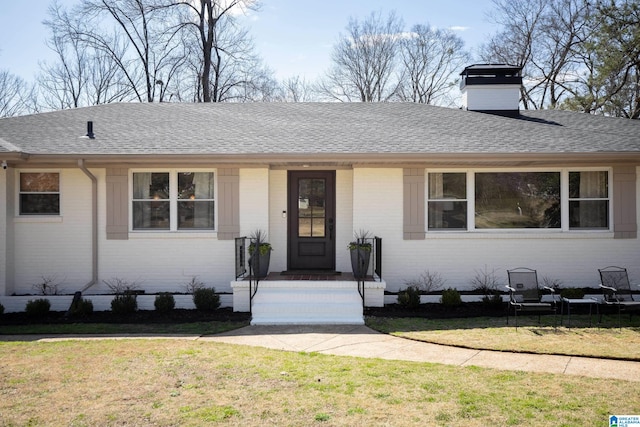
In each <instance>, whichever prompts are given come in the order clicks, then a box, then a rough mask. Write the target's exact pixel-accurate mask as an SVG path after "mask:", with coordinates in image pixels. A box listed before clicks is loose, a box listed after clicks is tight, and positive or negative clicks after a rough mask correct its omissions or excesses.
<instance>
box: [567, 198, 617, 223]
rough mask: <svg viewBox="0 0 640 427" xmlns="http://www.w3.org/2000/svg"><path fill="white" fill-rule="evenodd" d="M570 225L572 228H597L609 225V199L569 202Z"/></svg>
mask: <svg viewBox="0 0 640 427" xmlns="http://www.w3.org/2000/svg"><path fill="white" fill-rule="evenodd" d="M569 227H570V228H591V229H594V228H597V229H603V228H604V229H606V228H608V227H609V201H608V200H582V201H579V200H576V201H570V202H569Z"/></svg>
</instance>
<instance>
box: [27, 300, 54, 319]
mask: <svg viewBox="0 0 640 427" xmlns="http://www.w3.org/2000/svg"><path fill="white" fill-rule="evenodd" d="M50 310H51V303H50V302H49V300H48V299H46V298H39V299H36V300H29V301H27V305H26V307H25V311H26V313H27V316H28V317H30V318H32V319H41V318H43V317H46V315H47V314H49V311H50Z"/></svg>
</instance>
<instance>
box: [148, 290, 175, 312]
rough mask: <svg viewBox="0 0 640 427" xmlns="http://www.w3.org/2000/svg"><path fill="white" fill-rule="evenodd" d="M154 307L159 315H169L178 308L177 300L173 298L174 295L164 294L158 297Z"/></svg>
mask: <svg viewBox="0 0 640 427" xmlns="http://www.w3.org/2000/svg"><path fill="white" fill-rule="evenodd" d="M153 305H154V307H155V308H156V310H157V311H158V312H159V313H169V312H170V311H171V310H173V309H174V308H175V307H176V300H175V298H174V297H173V294H171V293H169V292H163V293H161V294H158V295H156V299H155V301H154V302H153Z"/></svg>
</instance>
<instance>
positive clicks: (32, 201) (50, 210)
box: [20, 193, 60, 215]
mask: <svg viewBox="0 0 640 427" xmlns="http://www.w3.org/2000/svg"><path fill="white" fill-rule="evenodd" d="M59 213H60V195H59V194H37V193H36V194H21V195H20V215H58V214H59Z"/></svg>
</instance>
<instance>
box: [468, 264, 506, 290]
mask: <svg viewBox="0 0 640 427" xmlns="http://www.w3.org/2000/svg"><path fill="white" fill-rule="evenodd" d="M475 272H476V275H475V276H474V278H473V279H471V284H472V285H473V290H474V291H476V292H481V293H482V294H483V295H486V296H491V295H495V294H496V293H497V292H498V288H500V287H501V286H502V282H501V281H500V280H499V279H498V276H497V275H496V270H495V269H493V270H491V271H489V269H487V266H486V265H485V266H484V269H483V270H476V271H475Z"/></svg>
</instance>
